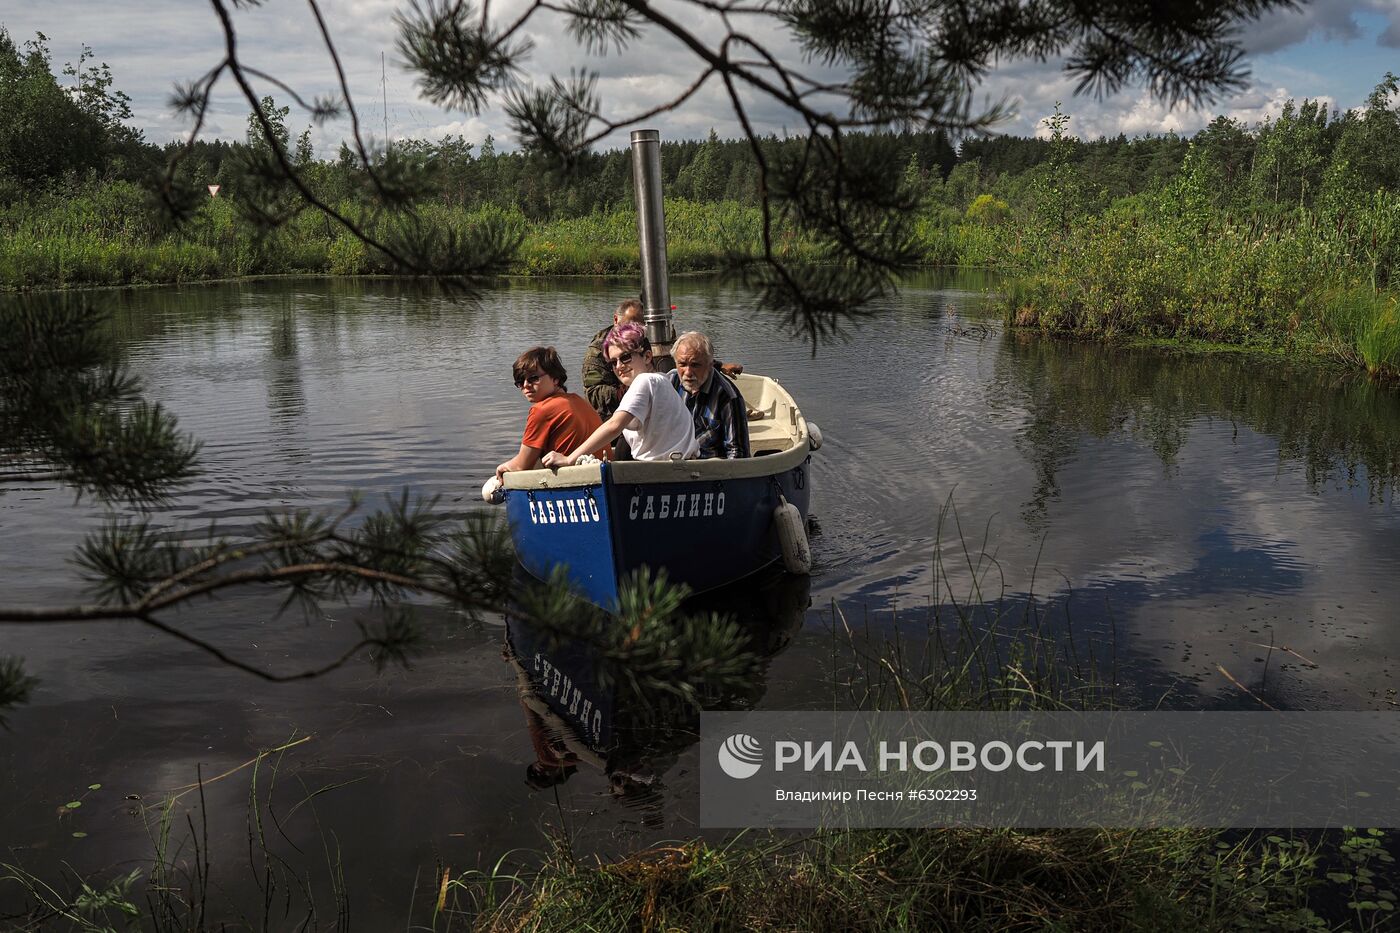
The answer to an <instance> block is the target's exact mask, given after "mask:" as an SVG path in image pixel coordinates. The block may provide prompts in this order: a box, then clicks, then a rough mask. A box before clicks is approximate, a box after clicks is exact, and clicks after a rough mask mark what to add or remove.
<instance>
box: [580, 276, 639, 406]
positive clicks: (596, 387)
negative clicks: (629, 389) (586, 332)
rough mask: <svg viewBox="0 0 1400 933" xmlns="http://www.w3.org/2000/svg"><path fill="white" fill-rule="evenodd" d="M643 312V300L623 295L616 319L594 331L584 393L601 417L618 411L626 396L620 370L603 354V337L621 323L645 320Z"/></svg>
mask: <svg viewBox="0 0 1400 933" xmlns="http://www.w3.org/2000/svg"><path fill="white" fill-rule="evenodd" d="M642 315H643V310H642V303H641V302H640V301H638V300H637V299H636V298H625V299H623V300H622V301H621V302H620V303H619V304H618V306H617V310H616V311H614V312H613V322H612V323H611V324H609V325H608V326H607V327H604V328H603V329H602V330H600V331H598V333H596V334H594V335H593V340H592V342H591V343H589V344H588V349H587V350H586V351H585V352H584V354H583V394H584V395H586V396H587V397H588V404H590V405H592V406H593V410H594V411H596V412H597V413H598V417H599V418H602V419H603V420H604V421H607V420H608V418H610V417H612V414H613V412H615V411H617V403H618V402H619V401H621V400H622V393H623V392H625V391H626V389H624V388H623V387H622V383H620V382H618V381H617V374H616V373H614V372H613V370H612V367H611V366H609V365H608V361H607V359H606V358H605V357H604V356H603V340H604V339H606V338H607V336H608V331H610V330H612V329H613V328H614V327H616V326H617V325H618V324H629V323H630V324H640V323H642Z"/></svg>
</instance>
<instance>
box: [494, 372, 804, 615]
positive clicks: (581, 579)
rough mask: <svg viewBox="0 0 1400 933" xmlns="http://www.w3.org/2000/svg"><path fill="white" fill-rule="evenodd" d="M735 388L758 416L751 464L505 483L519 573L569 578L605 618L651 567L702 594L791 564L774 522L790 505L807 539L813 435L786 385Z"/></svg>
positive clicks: (754, 381)
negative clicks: (629, 583)
mask: <svg viewBox="0 0 1400 933" xmlns="http://www.w3.org/2000/svg"><path fill="white" fill-rule="evenodd" d="M735 382H736V384H737V385H738V387H739V390H740V391H741V392H742V393H743V394H744V400H745V402H747V403H748V406H749V408H750V409H751V410H752V411H754V412H755V413H756V414H757V417H751V418H750V420H749V446H750V449H751V450H752V452H753V456H752V457H749V458H748V459H744V460H674V461H670V460H667V461H659V462H658V461H653V462H640V461H623V462H618V463H595V464H589V465H581V466H572V467H565V468H563V469H560V470H557V471H554V470H523V471H520V472H517V473H507V474H506V477H505V496H506V500H505V501H506V514H507V517H508V519H509V521H510V528H511V536H512V537H513V538H514V540H515V550H516V554H517V555H518V556H519V559H520V563H521V565H522V566H524V568H525V569H526V570H528V571H529V572H530V574H531V575H532V576H535V577H537V578H539V579H541V580H544V579H548V578H549V576H550V574H551V573H552V572H553V570H554V568H556V567H567V568H568V571H567V572H568V578H569V581H570V583H571V584H572V585H573V587H574V588H575V589H576V590H577V591H578V592H579V593H581V594H582V595H584V596H585V597H587V599H588V600H589V601H590V602H593V603H594V604H596V605H598V606H602V607H603V608H605V609H606V608H609V607H611V606H612V605H613V604H614V603H615V602H616V601H617V593H618V584H619V583H620V582H621V581H622V580H624V579H626V578H627V577H628V575H630V574H632V573H634V572H636V571H637V570H638V569H639V568H641V567H643V566H646V567H650V568H651V569H652V570H657V569H660V568H665V570H666V574H667V577H668V578H669V579H670V580H671V581H673V582H681V583H685V584H686V585H687V586H689V587H690V588H691V590H692V591H694V592H696V593H703V592H705V591H707V590H712V589H716V588H718V587H721V586H725V585H727V584H730V583H733V582H735V581H736V580H740V579H742V578H744V577H747V576H749V575H750V574H753V573H756V572H757V571H759V570H762V569H763V568H765V567H768V566H770V565H772V564H773V563H775V562H777V561H780V560H782V559H783V549H784V541H783V536H784V535H785V534H791V532H790V531H787V530H786V528H787V524H786V523H784V522H783V521H782V520H781V519H778V518H776V516H779V515H780V510H782V508H783V504H784V502H786V503H787V504H788V505H789V506H791V507H792V509H794V510H795V511H796V513H797V515H798V516H799V517H798V519H797V521H798V522H799V530H800V523H801V522H805V520H806V516H807V512H808V505H809V502H810V492H811V484H810V482H809V479H810V469H811V459H812V458H811V451H812V450H813V443H812V436H811V431H810V428H809V427H808V424H807V419H806V418H804V417H803V416H802V412H801V410H799V409H798V407H797V404H796V403H795V402H794V401H793V399H792V396H791V395H789V394H788V393H787V390H786V389H784V388H783V387H782V386H781V385H779V384H778V382H777V380H775V379H770V378H767V377H764V376H755V375H749V374H747V373H745V374H743V375H740V376H739V377H738V378H737V379H736V380H735ZM789 515H791V513H789ZM800 546H801V547H805V546H806V539H805V534H804V537H803V540H802V541H801V543H800ZM789 569H793V570H799V569H801V568H800V567H795V566H794V567H790V568H789Z"/></svg>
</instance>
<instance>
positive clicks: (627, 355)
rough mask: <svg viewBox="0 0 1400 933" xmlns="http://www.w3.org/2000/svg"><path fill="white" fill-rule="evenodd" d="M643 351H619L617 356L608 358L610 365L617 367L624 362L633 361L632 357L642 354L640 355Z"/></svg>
mask: <svg viewBox="0 0 1400 933" xmlns="http://www.w3.org/2000/svg"><path fill="white" fill-rule="evenodd" d="M641 352H642V351H640V350H624V351H623V352H622V353H619V354H618V355H617V356H614V357H611V358H609V360H608V365H609V366H611V367H612V368H613V369H617V368H618V367H619V366H621V365H622V364H623V363H630V362H632V357H634V356H640V355H641Z"/></svg>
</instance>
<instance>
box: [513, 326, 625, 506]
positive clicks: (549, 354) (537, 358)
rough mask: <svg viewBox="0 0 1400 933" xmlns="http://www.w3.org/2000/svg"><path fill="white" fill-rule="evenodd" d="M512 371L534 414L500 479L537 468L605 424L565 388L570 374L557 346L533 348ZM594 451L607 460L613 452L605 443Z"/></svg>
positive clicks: (522, 355)
mask: <svg viewBox="0 0 1400 933" xmlns="http://www.w3.org/2000/svg"><path fill="white" fill-rule="evenodd" d="M511 370H512V373H513V374H514V376H515V385H516V387H517V388H519V389H520V391H521V392H524V393H525V399H526V401H528V402H529V403H530V415H529V417H527V418H526V419H525V436H524V437H522V438H521V439H520V452H519V453H517V454H516V455H515V456H514V457H511V458H510V459H509V460H507V461H506V462H505V463H502V464H501V465H500V466H498V467H496V479H500V478H501V477H502V476H503V475H505V474H506V473H509V472H510V471H512V470H533V469H535V468H536V467H538V466H539V465H540V459H541V458H542V457H543V456H544V455H545V454H547V453H549V452H551V451H555V450H559V451H564V452H569V451H572V450H573V449H574V448H575V447H577V446H578V445H579V444H582V443H583V442H584V441H586V440H588V436H589V435H590V434H592V433H593V432H594V431H596V430H597V429H598V428H599V427H601V426H602V423H603V422H602V420H601V419H600V418H599V417H598V413H597V412H596V411H594V410H593V406H592V405H590V404H588V402H587V401H586V400H584V399H583V398H580V397H579V396H577V395H575V394H574V393H572V392H570V391H568V390H567V389H566V388H565V386H564V383H565V382H566V381H568V378H569V375H568V373H567V372H565V370H564V364H563V363H561V362H559V354H558V353H556V352H554V348H553V347H531V348H530V349H528V350H526V351H525V352H524V353H522V354H520V358H519V359H517V360H516V361H515V365H514V366H513V367H512V368H511ZM592 453H593V455H594V456H595V457H597V458H598V459H599V460H606V459H608V458H609V457H610V456H611V454H612V451H611V449H610V448H609V447H608V446H606V445H604V446H603V447H601V448H599V449H598V450H595V451H593V452H592Z"/></svg>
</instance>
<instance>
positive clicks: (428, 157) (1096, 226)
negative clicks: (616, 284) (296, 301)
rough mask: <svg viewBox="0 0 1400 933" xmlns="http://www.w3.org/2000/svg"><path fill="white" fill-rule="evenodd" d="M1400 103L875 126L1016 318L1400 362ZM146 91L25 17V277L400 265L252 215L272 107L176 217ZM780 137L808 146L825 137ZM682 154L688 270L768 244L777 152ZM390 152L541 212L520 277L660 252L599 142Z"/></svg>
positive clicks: (1098, 331)
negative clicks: (134, 90) (242, 195)
mask: <svg viewBox="0 0 1400 933" xmlns="http://www.w3.org/2000/svg"><path fill="white" fill-rule="evenodd" d="M1397 95H1400V87H1397V80H1396V78H1395V77H1394V76H1392V75H1389V74H1387V75H1386V76H1384V78H1383V79H1382V80H1381V81H1380V83H1379V84H1378V85H1377V86H1376V88H1375V90H1374V91H1373V92H1372V94H1371V95H1370V97H1369V99H1368V100H1367V102H1366V104H1365V106H1364V107H1361V108H1358V109H1357V110H1353V111H1346V112H1339V111H1337V110H1332V109H1329V108H1327V107H1326V106H1325V105H1323V104H1321V103H1319V102H1317V101H1312V100H1304V101H1303V102H1302V103H1301V104H1299V103H1296V102H1293V101H1290V102H1289V103H1288V104H1287V105H1286V106H1285V107H1284V108H1283V111H1282V112H1281V113H1280V114H1279V115H1278V116H1277V117H1276V118H1273V119H1270V120H1266V121H1264V122H1262V123H1260V124H1256V125H1246V124H1244V123H1242V122H1240V121H1238V120H1234V119H1231V118H1229V117H1225V116H1220V117H1216V118H1215V119H1214V120H1213V121H1211V122H1210V123H1209V124H1208V125H1207V126H1206V128H1205V129H1203V130H1201V131H1200V132H1198V133H1196V134H1194V135H1193V136H1189V137H1188V136H1184V135H1178V134H1173V133H1168V134H1163V135H1149V136H1142V137H1135V138H1128V137H1126V136H1122V135H1119V136H1117V137H1113V138H1100V139H1096V140H1079V139H1077V138H1075V137H1073V136H1071V135H1069V132H1068V130H1069V128H1070V117H1069V116H1068V115H1066V114H1064V113H1060V112H1059V111H1058V110H1057V112H1056V113H1055V114H1053V115H1051V116H1050V117H1047V118H1046V119H1045V120H1044V121H1043V129H1044V132H1043V134H1042V135H1041V136H1040V137H1037V138H1020V137H1012V136H994V137H986V138H970V139H965V140H962V141H961V143H960V145H957V146H955V145H954V142H953V141H952V140H950V139H949V138H948V137H947V136H946V135H944V134H942V133H938V132H922V133H900V134H884V135H877V136H873V137H868V138H867V139H865V140H864V141H863V144H867V145H871V146H879V147H882V148H883V149H884V150H885V152H886V153H887V157H888V158H889V159H890V160H891V162H892V164H895V165H900V166H902V167H903V169H902V170H903V178H904V183H905V185H906V186H907V187H908V189H909V190H910V191H911V192H912V193H914V194H916V195H917V196H918V198H919V202H920V204H921V210H920V214H919V219H918V224H917V228H916V230H917V239H918V245H919V247H920V250H921V255H922V256H923V258H924V260H925V261H926V262H928V263H929V264H936V265H975V266H985V267H992V268H997V269H1001V270H1004V271H1006V272H1008V273H1010V274H1011V279H1010V282H1011V284H1010V286H1009V288H1008V299H1007V313H1008V317H1009V318H1010V319H1011V320H1012V321H1013V323H1016V324H1019V325H1021V326H1032V327H1039V328H1042V329H1045V330H1049V331H1055V332H1065V333H1074V334H1087V335H1107V336H1116V335H1128V336H1147V337H1159V338H1168V339H1183V338H1184V339H1192V340H1200V341H1211V342H1225V343H1234V344H1239V343H1243V344H1249V345H1256V346H1262V347H1273V348H1282V349H1290V350H1301V351H1305V352H1322V353H1326V354H1331V355H1335V356H1341V357H1343V358H1345V359H1347V360H1350V361H1352V362H1356V363H1358V364H1362V365H1366V366H1367V367H1368V368H1369V369H1371V370H1372V371H1373V372H1377V373H1387V374H1394V373H1396V372H1397V371H1400V322H1397V302H1396V291H1395V289H1394V287H1393V282H1392V278H1393V275H1394V270H1395V268H1396V262H1397V260H1400V195H1398V194H1397V187H1400V108H1397V105H1396V99H1397ZM128 104H129V100H128V98H127V97H126V96H125V95H124V94H122V93H121V92H120V90H118V89H117V88H116V87H115V85H114V80H113V77H112V75H111V72H110V70H109V69H108V68H107V67H106V66H105V65H100V64H95V63H94V62H93V56H92V53H91V52H90V51H89V50H86V49H85V50H84V52H83V56H82V58H81V59H80V61H79V62H78V63H77V64H76V65H72V64H70V65H68V66H67V67H65V68H63V69H62V70H61V71H60V72H59V73H58V74H55V73H54V69H53V67H52V63H51V60H50V56H49V53H48V50H47V48H46V47H45V44H44V40H43V37H42V36H40V37H38V38H36V39H35V40H31V41H29V42H26V43H24V44H22V45H19V44H16V43H15V41H14V40H13V39H11V38H10V37H9V36H8V35H7V34H5V33H4V32H3V30H0V231H2V232H3V234H4V236H3V241H0V287H5V288H35V287H37V288H45V287H65V286H71V285H86V284H127V283H138V282H175V281H192V280H199V279H208V278H218V277H229V276H245V275H258V274H280V273H300V272H309V273H333V274H363V273H379V272H390V271H392V269H391V267H390V264H389V263H388V261H387V260H385V259H384V258H383V257H380V256H378V255H376V254H375V253H374V252H373V251H372V250H369V249H367V248H366V247H365V246H364V244H363V243H362V242H361V241H360V240H359V239H357V238H355V237H353V236H351V235H350V234H349V233H347V232H345V231H344V230H341V229H338V228H337V227H336V226H335V225H333V224H332V222H330V221H329V220H327V219H326V218H325V217H324V216H323V215H321V214H319V213H317V212H314V211H309V210H298V209H297V208H296V207H295V206H292V207H288V208H286V211H285V215H286V216H285V222H284V223H282V224H281V225H280V227H279V228H278V229H276V230H274V231H273V232H271V233H267V232H266V231H265V230H263V229H262V228H263V227H265V226H266V224H265V220H266V218H265V217H263V218H253V217H249V216H247V215H246V214H245V213H243V212H241V211H245V210H246V208H242V209H241V208H240V206H239V205H240V201H239V199H238V198H237V197H236V195H237V194H238V193H239V192H240V190H241V189H242V186H243V185H245V184H246V183H247V179H248V177H249V171H250V166H256V165H257V164H258V159H257V158H256V155H257V151H258V149H259V148H260V147H265V146H266V145H267V143H265V142H263V141H261V139H260V136H259V134H257V133H255V132H254V131H253V118H252V115H251V114H250V119H249V131H248V133H247V135H246V138H245V139H244V140H242V141H238V142H229V141H224V140H200V141H198V142H196V143H195V144H194V145H193V147H191V148H190V149H189V150H188V151H187V152H185V153H184V154H183V156H182V157H181V159H180V162H179V171H180V173H181V174H182V176H183V177H184V178H185V179H186V180H188V181H190V182H192V183H194V184H197V185H199V186H214V185H217V186H219V196H218V197H210V198H209V199H208V200H207V201H206V202H205V203H204V204H203V205H202V207H201V208H200V209H199V210H198V212H197V213H196V215H195V217H194V220H193V222H191V223H189V224H187V225H185V226H184V227H182V228H180V229H178V230H171V229H167V228H166V227H164V226H162V225H161V224H160V223H159V222H157V220H156V219H155V218H156V216H157V214H156V213H155V212H152V211H151V210H150V209H149V206H150V204H149V202H150V194H149V191H150V190H151V188H152V179H154V178H156V177H158V176H159V174H160V173H161V172H162V171H164V169H165V166H166V165H167V164H168V162H169V161H170V160H171V158H172V157H174V156H176V154H177V152H178V151H179V148H180V146H179V144H178V143H170V144H167V145H165V146H156V145H152V144H150V143H148V142H146V141H145V140H144V138H143V136H142V134H141V132H140V131H139V130H135V129H132V128H131V127H129V126H128V125H127V124H128V121H129V119H130V110H129V106H128ZM262 109H263V112H264V114H265V115H266V116H267V117H268V118H269V120H270V122H271V124H272V125H273V127H274V128H275V130H276V132H277V134H278V136H279V137H280V141H281V143H282V145H283V147H284V148H285V149H286V151H287V153H288V155H289V156H290V158H291V159H292V161H293V162H294V163H295V164H297V166H298V167H299V168H300V169H301V170H302V171H303V172H304V175H305V177H306V179H307V180H308V182H309V184H310V186H311V187H312V188H313V190H314V191H315V192H316V193H317V195H318V196H319V197H320V198H322V199H323V200H324V201H326V202H328V203H330V204H333V205H339V206H341V207H342V208H343V210H344V212H345V213H347V214H350V215H353V216H357V217H361V218H365V219H366V220H365V222H366V223H367V224H368V225H369V226H371V227H372V226H373V225H375V224H380V223H394V222H396V221H395V220H394V219H393V217H392V215H391V214H390V213H389V212H380V211H377V210H376V205H375V203H374V200H375V196H376V195H375V191H374V188H373V186H372V185H370V184H368V183H367V180H366V175H365V172H364V171H363V168H362V166H361V163H360V160H359V159H358V157H357V155H356V153H354V152H353V151H352V149H351V148H350V147H349V146H346V145H342V146H341V148H340V151H339V153H338V154H337V156H336V157H335V158H318V157H317V155H316V154H315V152H314V150H313V147H312V143H311V134H310V129H309V127H307V128H305V129H303V130H302V131H301V132H299V133H296V129H297V128H296V127H294V126H292V125H291V124H292V121H291V111H290V108H289V107H287V106H279V105H278V103H277V102H276V101H274V100H273V99H271V98H264V99H263V102H262ZM294 133H295V135H294ZM760 145H761V147H762V148H763V150H764V152H765V156H766V157H768V158H783V157H788V156H792V155H793V154H794V150H795V148H796V147H797V146H799V145H801V143H800V142H798V141H790V140H784V139H780V138H778V137H770V138H768V139H765V140H763V141H762V142H761V144H760ZM661 155H662V173H663V177H664V183H665V188H666V192H667V197H668V202H667V219H668V246H669V254H670V260H671V263H672V266H673V268H674V269H675V270H676V271H693V270H703V269H708V268H715V267H716V266H718V265H719V264H720V262H721V260H722V258H723V256H724V255H725V253H726V252H728V251H734V250H744V249H751V248H752V247H753V246H754V244H756V243H757V242H758V238H759V236H760V232H761V229H762V227H761V224H762V221H761V214H760V212H759V209H758V206H757V205H758V184H759V169H758V162H757V160H756V159H755V155H754V152H753V149H752V148H751V146H750V145H749V144H748V143H747V142H741V141H731V140H724V139H721V138H719V136H718V135H717V134H716V133H715V132H714V131H713V130H712V131H711V132H710V134H709V138H708V139H706V140H703V141H701V140H684V141H671V142H666V143H663V145H662V150H661ZM374 158H375V159H376V161H377V163H378V165H379V166H380V168H381V170H383V169H387V170H391V171H392V170H394V168H395V166H396V165H397V166H399V167H402V166H403V165H404V164H407V163H409V162H412V163H414V164H415V165H420V166H425V167H427V168H428V169H429V170H430V171H429V173H428V175H427V178H428V187H427V189H426V191H425V194H426V197H425V198H424V200H423V202H422V206H421V207H420V216H421V217H422V218H423V219H425V220H426V221H427V222H429V223H433V224H438V225H445V226H448V227H453V226H457V227H461V228H467V227H469V226H471V225H473V224H480V223H484V222H492V223H497V224H505V225H507V226H511V227H514V228H515V229H516V230H518V232H519V233H520V234H521V235H522V236H523V247H522V249H521V251H520V253H519V256H518V260H517V263H516V266H515V268H514V270H513V271H515V272H517V273H520V274H610V273H629V272H632V271H634V270H635V269H636V264H637V258H636V246H635V243H636V235H635V224H634V219H633V217H634V215H633V207H632V188H631V168H630V161H629V155H628V153H627V151H626V150H625V149H618V150H612V151H606V152H595V153H589V154H586V155H584V156H583V157H581V158H580V159H579V160H578V161H577V163H576V164H575V165H574V166H573V168H572V170H571V171H568V172H561V171H558V170H556V169H555V168H553V167H552V165H551V164H549V163H548V162H547V161H546V160H545V158H544V157H543V156H539V155H531V154H527V153H521V152H502V151H498V149H497V147H496V145H495V143H494V141H493V140H492V139H491V138H489V137H488V138H487V139H486V140H484V141H483V142H482V144H481V145H479V146H477V145H474V144H472V143H471V142H468V141H466V140H465V139H463V138H461V137H458V136H448V137H446V138H444V139H441V140H436V141H428V140H416V139H403V140H395V141H393V142H392V143H390V144H389V146H388V147H387V148H381V149H380V150H378V152H377V153H376V154H375V155H374ZM231 195H232V196H234V197H230V196H231ZM264 207H265V206H264ZM259 220H261V221H264V222H259ZM777 233H778V240H777V242H778V246H779V249H780V251H782V252H783V254H785V255H787V256H788V257H790V258H795V259H799V260H801V259H805V258H812V259H815V258H816V256H815V252H812V253H808V252H807V251H806V250H807V244H806V243H805V242H804V240H803V237H802V236H801V235H800V234H799V233H797V232H796V231H792V230H786V229H783V227H782V224H781V218H779V229H778V231H777Z"/></svg>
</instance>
